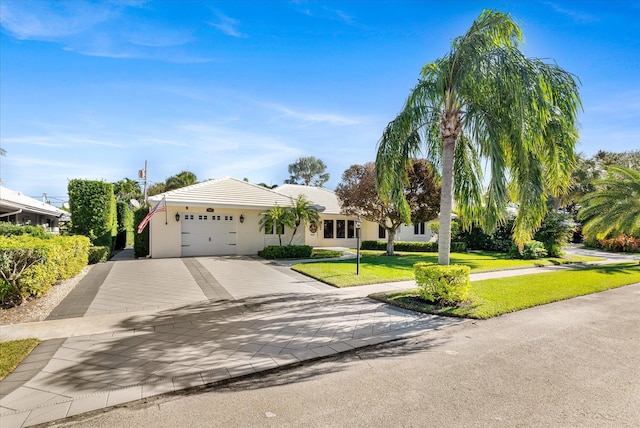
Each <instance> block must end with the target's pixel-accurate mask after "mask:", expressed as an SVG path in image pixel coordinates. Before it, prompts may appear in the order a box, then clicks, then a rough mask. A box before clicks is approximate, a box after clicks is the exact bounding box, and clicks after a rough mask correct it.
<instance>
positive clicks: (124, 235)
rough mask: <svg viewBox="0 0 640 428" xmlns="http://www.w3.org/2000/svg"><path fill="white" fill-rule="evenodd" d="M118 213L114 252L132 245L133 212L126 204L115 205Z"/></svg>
mask: <svg viewBox="0 0 640 428" xmlns="http://www.w3.org/2000/svg"><path fill="white" fill-rule="evenodd" d="M116 207H117V212H118V236H117V237H116V244H115V249H116V250H122V249H123V248H125V247H130V246H131V245H133V211H131V208H129V203H128V202H118V203H117V206H116Z"/></svg>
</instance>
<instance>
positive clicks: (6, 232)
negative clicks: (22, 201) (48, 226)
mask: <svg viewBox="0 0 640 428" xmlns="http://www.w3.org/2000/svg"><path fill="white" fill-rule="evenodd" d="M0 235H2V236H16V235H30V236H35V237H38V238H46V237H48V236H49V235H48V234H47V232H46V231H45V230H44V228H43V227H40V226H30V225H27V226H17V225H15V224H12V223H7V222H4V221H3V222H0Z"/></svg>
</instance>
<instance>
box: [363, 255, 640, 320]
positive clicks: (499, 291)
mask: <svg viewBox="0 0 640 428" xmlns="http://www.w3.org/2000/svg"><path fill="white" fill-rule="evenodd" d="M635 283H640V265H639V264H638V263H632V262H631V263H617V264H610V265H603V266H589V267H583V268H577V269H571V270H565V271H561V272H550V273H539V274H533V275H522V276H514V277H509V278H498V279H485V280H482V281H474V282H472V283H471V290H470V292H469V302H468V303H467V304H466V305H464V306H458V307H440V306H436V305H433V304H431V303H430V302H427V301H424V300H422V299H420V297H419V296H418V293H417V289H413V290H406V291H399V292H395V293H376V294H372V295H370V296H369V297H371V298H373V299H376V300H379V301H382V302H385V303H389V304H391V305H394V306H399V307H402V308H405V309H410V310H413V311H418V312H425V313H429V314H435V315H446V316H453V317H462V318H475V319H487V318H491V317H495V316H498V315H502V314H505V313H508V312H515V311H519V310H522V309H526V308H530V307H533V306H538V305H544V304H547V303H551V302H557V301H559V300H565V299H570V298H572V297H577V296H583V295H586V294H592V293H598V292H600V291H605V290H609V289H611V288H618V287H622V286H624V285H629V284H635Z"/></svg>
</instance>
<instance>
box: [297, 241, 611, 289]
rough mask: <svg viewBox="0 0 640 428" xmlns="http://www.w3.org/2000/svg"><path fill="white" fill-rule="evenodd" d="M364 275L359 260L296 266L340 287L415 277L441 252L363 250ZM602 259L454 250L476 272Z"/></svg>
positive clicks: (456, 259)
mask: <svg viewBox="0 0 640 428" xmlns="http://www.w3.org/2000/svg"><path fill="white" fill-rule="evenodd" d="M360 254H361V259H360V274H359V275H356V274H355V273H356V260H355V259H351V260H338V261H327V262H317V263H300V264H297V265H294V266H292V269H293V270H295V271H298V272H300V273H303V274H305V275H307V276H310V277H312V278H315V279H317V280H320V281H322V282H326V283H327V284H330V285H334V286H336V287H351V286H354V285H365V284H377V283H381V282H395V281H410V280H413V279H414V278H413V265H414V264H416V263H418V262H431V263H437V262H438V254H437V253H407V252H396V254H398V255H397V256H393V257H389V256H385V255H381V253H380V251H368V250H363V251H361V252H360ZM593 260H599V259H596V258H593V257H581V256H577V257H572V258H545V259H539V260H519V259H510V258H508V257H507V256H506V254H502V253H493V252H488V251H477V252H476V251H474V252H468V253H451V263H452V264H453V263H456V264H463V265H467V266H469V267H470V268H471V271H472V272H483V271H492V270H504V269H518V268H525V267H535V266H548V265H554V264H555V265H557V264H565V263H577V262H585V261H593Z"/></svg>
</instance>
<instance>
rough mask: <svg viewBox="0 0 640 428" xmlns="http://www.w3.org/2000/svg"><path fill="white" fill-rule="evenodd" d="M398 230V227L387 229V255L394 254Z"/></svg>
mask: <svg viewBox="0 0 640 428" xmlns="http://www.w3.org/2000/svg"><path fill="white" fill-rule="evenodd" d="M396 231H397V229H393V230H392V229H387V236H388V238H387V256H393V255H394V251H393V249H394V242H395V240H396Z"/></svg>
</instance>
